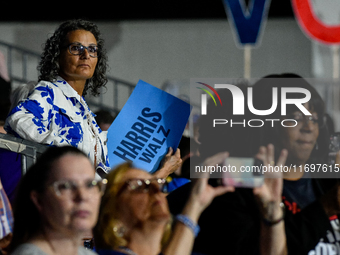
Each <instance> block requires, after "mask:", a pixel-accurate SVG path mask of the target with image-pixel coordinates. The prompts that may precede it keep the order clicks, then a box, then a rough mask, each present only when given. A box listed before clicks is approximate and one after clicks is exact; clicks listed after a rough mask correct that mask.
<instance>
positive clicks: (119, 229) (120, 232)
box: [112, 222, 126, 237]
mask: <svg viewBox="0 0 340 255" xmlns="http://www.w3.org/2000/svg"><path fill="white" fill-rule="evenodd" d="M112 230H113V234H114V235H115V236H117V237H123V236H124V234H125V232H126V229H125V227H124V226H123V223H121V222H116V224H114V225H113V228H112Z"/></svg>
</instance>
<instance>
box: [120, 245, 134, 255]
mask: <svg viewBox="0 0 340 255" xmlns="http://www.w3.org/2000/svg"><path fill="white" fill-rule="evenodd" d="M119 249H121V250H123V251H124V252H126V253H127V254H129V255H137V253H135V252H134V251H133V250H131V249H129V248H128V247H126V246H119Z"/></svg>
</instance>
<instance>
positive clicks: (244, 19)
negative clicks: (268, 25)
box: [223, 0, 270, 46]
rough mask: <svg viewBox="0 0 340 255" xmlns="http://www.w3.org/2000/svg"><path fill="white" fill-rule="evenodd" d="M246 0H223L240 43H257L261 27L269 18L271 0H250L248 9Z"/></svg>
mask: <svg viewBox="0 0 340 255" xmlns="http://www.w3.org/2000/svg"><path fill="white" fill-rule="evenodd" d="M244 1H245V0H223V2H224V7H225V10H226V12H227V14H228V18H229V22H231V27H232V29H233V31H234V33H235V34H237V36H238V42H239V44H240V45H241V46H242V45H245V44H250V45H256V44H257V43H258V38H259V34H260V31H261V29H262V28H263V27H264V24H265V22H266V20H267V14H268V9H269V5H270V0H250V1H249V4H248V9H247V8H246V5H245V2H244Z"/></svg>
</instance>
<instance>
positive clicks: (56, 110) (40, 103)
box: [5, 77, 109, 171]
mask: <svg viewBox="0 0 340 255" xmlns="http://www.w3.org/2000/svg"><path fill="white" fill-rule="evenodd" d="M94 117H95V115H94V113H92V111H91V110H90V109H89V107H88V106H87V104H86V102H85V100H84V98H83V97H80V96H79V94H78V93H77V92H76V91H75V90H74V89H73V88H72V87H71V86H70V85H69V84H68V83H67V82H66V81H65V80H64V79H62V78H61V77H58V78H57V81H56V82H48V81H40V82H39V83H38V84H37V85H36V86H35V88H34V90H33V91H32V92H31V93H30V94H29V96H28V98H27V99H25V100H24V101H21V102H19V104H18V105H17V106H16V107H15V108H14V109H13V110H12V111H11V112H10V114H9V115H8V117H7V120H6V124H5V130H6V131H7V132H8V133H11V134H14V135H16V136H18V137H21V138H23V139H27V140H31V141H35V142H38V143H42V144H48V145H51V146H53V145H54V146H63V145H72V146H74V147H77V148H78V149H80V150H82V151H84V152H85V153H86V154H87V155H88V157H89V158H90V159H91V161H92V162H95V161H94V160H95V159H96V163H97V166H101V167H102V168H103V169H104V170H106V171H108V170H109V162H108V155H107V147H106V139H107V138H106V135H107V132H106V131H102V130H101V129H100V128H99V126H98V125H97V123H96V121H95V118H94ZM95 148H96V149H95Z"/></svg>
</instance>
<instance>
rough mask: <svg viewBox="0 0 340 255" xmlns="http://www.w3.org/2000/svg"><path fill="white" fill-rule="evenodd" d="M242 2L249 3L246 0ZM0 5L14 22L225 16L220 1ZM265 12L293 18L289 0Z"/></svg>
mask: <svg viewBox="0 0 340 255" xmlns="http://www.w3.org/2000/svg"><path fill="white" fill-rule="evenodd" d="M235 1H236V0H235ZM245 2H246V4H248V2H249V0H246V1H245ZM0 8H1V14H0V21H13V22H15V21H23V22H48V21H64V20H66V19H73V18H83V19H88V20H92V21H121V20H159V19H162V20H164V19H169V20H173V19H223V18H226V13H225V10H224V6H223V2H222V0H195V1H194V0H171V1H169V0H120V1H117V0H114V1H112V0H111V1H101V0H90V1H89V0H86V1H79V0H69V1H64V0H62V1H58V0H52V1H51V0H49V1H43V2H42V1H39V2H33V1H32V0H25V1H15V0H2V1H1V5H0ZM268 15H269V18H288V17H289V18H290V17H293V11H292V7H291V2H290V0H272V1H271V3H270V9H269V14H268Z"/></svg>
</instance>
